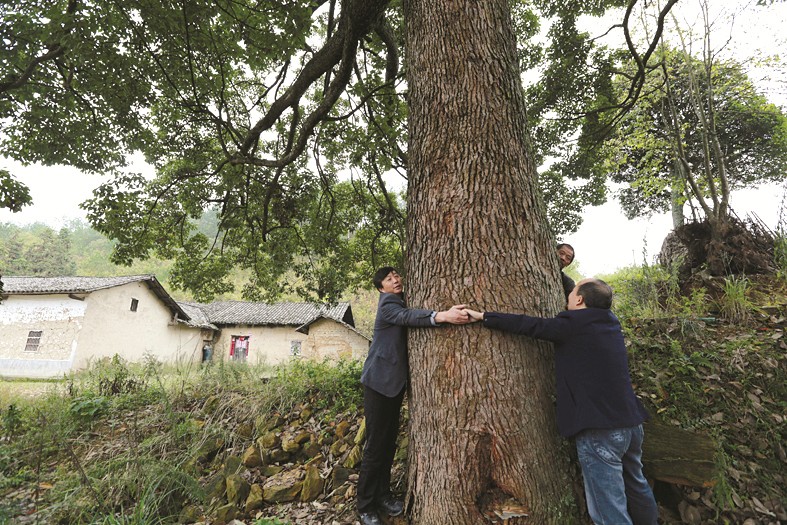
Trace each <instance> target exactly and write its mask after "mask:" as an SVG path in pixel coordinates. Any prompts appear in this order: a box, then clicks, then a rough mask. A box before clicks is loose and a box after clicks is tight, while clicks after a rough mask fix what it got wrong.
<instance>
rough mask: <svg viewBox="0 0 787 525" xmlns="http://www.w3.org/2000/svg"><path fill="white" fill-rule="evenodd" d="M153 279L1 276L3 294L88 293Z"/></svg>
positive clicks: (146, 276) (138, 277)
mask: <svg viewBox="0 0 787 525" xmlns="http://www.w3.org/2000/svg"><path fill="white" fill-rule="evenodd" d="M151 278H152V279H155V277H153V276H152V275H127V276H125V277H7V276H3V277H2V281H3V293H7V294H25V295H27V294H57V293H90V292H95V291H96V290H103V289H104V288H112V287H113V286H122V285H124V284H128V283H135V282H138V281H147V280H149V279H151Z"/></svg>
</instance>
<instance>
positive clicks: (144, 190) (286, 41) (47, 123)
mask: <svg viewBox="0 0 787 525" xmlns="http://www.w3.org/2000/svg"><path fill="white" fill-rule="evenodd" d="M675 1H676V0H670V1H669V2H667V4H666V6H665V8H664V9H663V10H662V12H661V13H660V17H659V24H660V25H659V31H660V29H661V24H662V23H663V17H664V15H665V13H666V12H667V11H668V10H669V7H671V6H672V5H673V4H674V3H675ZM637 3H638V1H637V0H605V1H603V2H573V1H566V2H543V1H540V0H539V1H532V0H518V1H516V2H514V3H513V12H514V16H515V26H516V28H517V30H518V31H519V33H520V35H519V36H520V45H519V52H520V53H519V56H520V60H521V62H522V67H524V68H528V69H539V70H543V71H545V72H546V73H545V74H544V81H543V83H542V84H539V86H538V87H534V89H533V92H532V93H531V94H530V97H531V98H532V99H533V104H532V113H529V118H530V120H531V126H532V127H533V129H534V130H535V133H534V135H535V136H536V141H535V143H534V147H535V149H536V150H537V151H538V152H540V153H539V154H538V155H536V157H535V158H536V160H537V161H539V162H540V160H542V159H544V158H546V157H547V156H554V155H559V154H560V153H561V152H560V144H561V142H562V141H563V139H564V138H565V135H566V133H568V132H569V129H568V128H561V129H557V130H553V129H552V128H553V127H554V126H553V125H550V124H544V125H541V124H539V123H540V122H543V119H544V118H545V117H546V116H547V115H548V114H549V113H550V112H553V111H558V110H561V107H562V109H570V110H571V111H574V110H578V109H579V108H581V107H582V106H583V105H584V104H585V103H586V102H587V101H588V100H599V99H600V98H601V97H605V96H606V95H605V93H606V91H607V90H608V89H609V88H608V81H605V80H604V79H605V78H608V77H609V70H608V68H606V67H599V68H597V69H596V70H591V69H589V68H590V66H591V65H592V64H593V63H595V62H596V60H597V59H598V58H599V57H601V55H597V54H595V52H594V51H593V46H592V44H591V42H590V39H589V36H588V35H587V34H582V33H581V32H579V31H578V30H577V28H576V22H577V19H578V17H579V16H581V15H582V14H593V15H598V14H601V13H603V12H605V10H607V9H609V8H619V7H625V8H626V18H625V21H624V25H626V24H627V23H628V19H629V15H630V13H631V11H632V9H633V8H634V7H635V6H636V5H637ZM0 12H2V16H3V20H4V23H3V24H2V26H0V36H2V40H3V43H4V45H3V46H2V48H1V49H0V122H2V123H3V124H2V125H3V130H2V131H3V134H2V137H0V154H2V155H6V156H9V157H12V158H15V159H18V160H20V161H22V162H42V163H44V164H54V163H67V164H70V165H73V166H76V167H79V168H80V169H83V170H85V171H91V172H100V173H105V174H109V175H110V176H111V180H110V181H108V182H106V183H105V184H103V185H102V186H101V187H100V188H99V189H98V190H97V192H96V194H95V196H94V198H93V199H91V200H90V201H89V202H87V203H86V205H85V207H86V209H87V211H88V216H89V219H90V221H91V223H92V224H93V225H94V226H95V227H96V229H98V230H99V231H101V232H102V233H104V234H105V235H107V236H108V237H110V238H111V239H114V240H116V241H117V242H116V245H115V252H114V254H113V260H114V261H116V262H120V263H125V264H127V263H129V262H130V261H132V260H134V259H138V258H145V257H150V256H159V257H162V258H166V259H169V258H174V259H175V260H176V263H175V268H174V269H173V275H172V282H173V284H175V285H176V286H181V287H185V288H188V289H190V290H192V291H194V292H195V293H197V295H198V297H201V298H203V299H208V298H210V297H211V296H212V295H214V294H216V293H221V292H223V291H226V290H227V289H228V288H230V287H231V286H232V283H231V282H230V280H229V279H228V272H229V270H230V268H232V267H236V268H237V267H240V268H245V269H248V270H249V271H250V273H249V275H251V276H252V277H251V279H250V280H249V283H248V286H247V288H246V290H247V291H248V293H249V294H251V295H253V294H254V293H256V292H254V290H258V289H260V288H262V289H264V290H266V291H267V292H268V293H269V294H274V295H275V294H276V293H278V292H280V291H282V290H283V285H282V279H281V278H282V276H283V275H285V273H286V272H288V270H293V272H292V273H291V275H292V276H293V279H290V280H289V282H290V288H292V289H296V288H297V289H298V291H300V292H301V293H303V294H304V295H306V296H309V297H313V298H318V299H335V298H336V296H337V295H336V294H337V292H338V290H340V289H341V288H342V287H343V286H346V285H348V284H349V283H352V282H358V281H365V280H366V276H367V275H368V269H369V267H371V266H375V265H376V264H380V263H383V262H386V263H390V262H393V263H395V264H400V262H401V261H402V252H403V249H402V246H403V242H402V241H403V235H404V233H403V232H404V219H403V215H404V211H403V210H404V204H403V202H402V198H401V197H400V190H401V186H402V185H403V184H404V183H406V178H407V162H408V157H407V149H408V148H407V141H408V136H407V126H406V119H407V106H406V98H407V86H406V85H405V84H404V83H403V75H402V72H401V63H402V51H401V50H402V48H403V31H402V12H401V4H400V3H399V2H396V1H388V0H371V1H370V0H339V1H336V0H330V1H318V2H295V3H292V2H290V3H280V2H270V1H264V2H258V1H256V0H244V1H235V0H233V1H225V0H219V1H206V0H193V1H189V2H174V3H173V2H158V1H151V0H137V1H134V2H125V3H117V2H106V1H105V0H67V1H66V0H60V1H56V0H49V1H46V2H40V1H37V0H14V1H13V2H10V3H5V4H3V6H2V7H0ZM542 20H549V21H550V22H551V23H552V28H553V29H552V31H551V33H550V41H549V43H548V44H547V45H545V46H541V45H537V44H535V43H534V41H533V39H532V38H531V37H532V36H534V35H536V34H537V33H538V32H539V30H540V24H541V22H542ZM657 35H658V31H657ZM654 42H655V40H654ZM631 51H636V50H635V49H634V48H633V47H632V49H631ZM652 51H653V45H652V44H651V45H650V47H649V48H648V49H647V50H644V51H642V50H640V52H639V53H635V56H636V57H637V68H636V73H635V74H634V75H633V77H632V78H633V80H632V90H631V93H632V94H633V95H634V96H633V97H630V98H629V99H628V100H626V101H624V104H623V106H624V107H625V106H626V105H627V104H630V103H631V101H632V100H633V99H635V98H636V96H635V95H636V93H637V92H638V90H639V88H638V87H637V88H636V89H635V87H634V86H640V85H641V83H642V80H643V79H644V75H645V73H646V70H647V69H648V68H649V67H650V65H649V64H648V60H649V57H650V56H651V55H652ZM572 57H573V58H572ZM602 66H603V64H602ZM580 95H581V96H580ZM572 97H573V98H572ZM569 100H571V101H572V102H570V103H569V102H568V101H569ZM571 104H573V105H571ZM563 106H565V107H563ZM539 126H540V127H539ZM542 130H543V132H542ZM490 140H494V137H493V136H490ZM135 151H141V152H143V153H144V155H145V158H146V160H147V161H148V162H149V163H151V164H152V165H153V166H154V168H155V171H156V174H155V177H153V178H150V177H148V176H143V175H140V174H130V173H126V172H121V171H117V170H118V168H120V167H122V166H123V165H124V162H125V159H126V158H127V156H128V155H129V154H130V153H132V152H135ZM113 173H114V175H112V174H113ZM396 174H398V175H399V176H400V179H399V181H397V180H396V179H395V177H396ZM563 174H564V172H558V171H556V172H550V173H546V174H544V176H543V180H544V187H545V188H546V189H547V192H546V200H547V201H548V204H549V206H550V209H551V210H553V213H552V222H553V231H555V232H556V233H558V232H563V231H569V230H570V229H572V228H575V227H576V223H577V220H578V215H577V212H578V209H579V207H580V206H581V205H582V203H584V202H600V200H601V199H603V197H604V189H603V185H602V184H600V181H601V180H602V179H601V177H600V176H599V175H596V176H595V178H593V179H592V183H591V184H589V185H587V187H585V188H583V189H582V190H581V191H580V192H579V193H576V194H574V195H571V198H569V199H568V200H566V196H567V195H568V192H567V190H566V186H565V184H564V182H563ZM17 189H18V188H17ZM567 202H568V203H571V207H569V206H568V205H567V204H566V203H567ZM206 210H211V211H212V212H214V213H216V214H217V216H218V227H217V229H216V231H215V234H214V235H211V236H208V235H205V234H203V233H201V232H200V231H199V230H198V229H197V228H196V227H195V226H194V222H195V221H199V220H200V217H201V216H202V215H203V213H204V212H205V211H206ZM295 283H297V284H295Z"/></svg>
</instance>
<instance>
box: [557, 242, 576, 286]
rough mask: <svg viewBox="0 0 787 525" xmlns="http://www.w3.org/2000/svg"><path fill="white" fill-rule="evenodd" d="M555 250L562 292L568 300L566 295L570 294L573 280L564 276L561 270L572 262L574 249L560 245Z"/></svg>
mask: <svg viewBox="0 0 787 525" xmlns="http://www.w3.org/2000/svg"><path fill="white" fill-rule="evenodd" d="M556 249H557V258H558V259H559V260H560V279H561V281H562V282H563V292H564V293H565V294H566V299H568V294H570V293H571V290H573V289H574V286H575V285H574V279H572V278H571V277H569V276H568V275H566V272H564V271H563V269H564V268H565V267H566V266H568V265H570V264H571V263H572V262H574V247H573V246H571V245H570V244H566V243H560V244H558V245H557V248H556Z"/></svg>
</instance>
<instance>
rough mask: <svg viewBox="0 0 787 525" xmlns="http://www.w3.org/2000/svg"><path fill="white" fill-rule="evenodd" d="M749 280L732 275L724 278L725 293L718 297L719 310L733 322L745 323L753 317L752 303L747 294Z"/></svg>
mask: <svg viewBox="0 0 787 525" xmlns="http://www.w3.org/2000/svg"><path fill="white" fill-rule="evenodd" d="M748 289H749V280H748V279H747V278H746V277H745V276H742V275H741V276H735V275H731V276H729V277H727V278H725V279H724V294H723V295H722V296H721V297H720V298H719V299H718V305H719V312H720V313H721V315H722V317H724V318H725V319H727V320H728V321H730V322H731V323H744V322H746V321H748V320H749V319H750V318H751V310H752V304H751V301H749V299H748V297H747V296H746V292H747V290H748Z"/></svg>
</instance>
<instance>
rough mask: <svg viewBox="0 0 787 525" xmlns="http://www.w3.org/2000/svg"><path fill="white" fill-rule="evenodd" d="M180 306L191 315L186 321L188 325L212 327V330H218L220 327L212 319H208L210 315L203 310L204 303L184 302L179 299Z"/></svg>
mask: <svg viewBox="0 0 787 525" xmlns="http://www.w3.org/2000/svg"><path fill="white" fill-rule="evenodd" d="M178 306H180V307H181V308H182V309H183V311H184V312H186V314H188V316H189V320H188V321H185V323H186V324H187V325H189V326H194V327H196V328H210V329H212V330H218V327H217V326H216V325H215V324H213V323H211V322H210V319H208V316H207V315H205V312H203V311H202V308H201V306H203V305H200V304H197V303H183V302H180V301H179V302H178Z"/></svg>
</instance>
